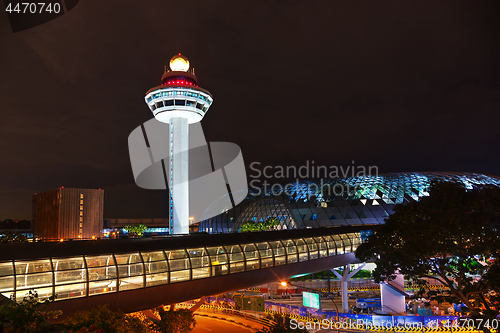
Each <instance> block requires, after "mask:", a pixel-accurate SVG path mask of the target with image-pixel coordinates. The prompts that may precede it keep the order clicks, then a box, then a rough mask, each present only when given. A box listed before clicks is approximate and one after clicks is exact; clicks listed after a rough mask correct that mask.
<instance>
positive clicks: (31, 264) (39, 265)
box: [15, 259, 52, 274]
mask: <svg viewBox="0 0 500 333" xmlns="http://www.w3.org/2000/svg"><path fill="white" fill-rule="evenodd" d="M15 267H16V274H28V273H42V272H50V271H52V266H51V265H50V260H49V259H45V260H32V261H16V262H15Z"/></svg>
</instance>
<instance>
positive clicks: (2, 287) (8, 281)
mask: <svg viewBox="0 0 500 333" xmlns="http://www.w3.org/2000/svg"><path fill="white" fill-rule="evenodd" d="M9 290H14V276H2V277H0V292H4V291H9Z"/></svg>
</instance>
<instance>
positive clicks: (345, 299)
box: [332, 263, 366, 313]
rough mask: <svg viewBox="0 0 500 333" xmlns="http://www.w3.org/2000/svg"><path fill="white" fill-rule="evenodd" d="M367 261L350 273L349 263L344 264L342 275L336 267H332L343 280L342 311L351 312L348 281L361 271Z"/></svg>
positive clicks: (334, 272)
mask: <svg viewBox="0 0 500 333" xmlns="http://www.w3.org/2000/svg"><path fill="white" fill-rule="evenodd" d="M365 265H366V263H363V264H361V265H360V266H359V267H358V268H356V269H355V270H353V271H352V272H351V273H349V265H345V266H344V270H343V272H342V276H341V275H340V274H339V273H337V271H336V270H335V269H332V272H333V274H335V276H336V277H337V278H338V279H339V280H340V281H341V288H340V292H341V295H342V312H344V313H346V312H349V292H348V291H347V282H348V281H349V279H350V278H352V277H353V276H354V274H356V273H357V272H359V271H360V270H361V269H362V268H363V267H365Z"/></svg>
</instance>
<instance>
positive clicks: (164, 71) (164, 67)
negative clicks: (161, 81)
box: [163, 65, 167, 74]
mask: <svg viewBox="0 0 500 333" xmlns="http://www.w3.org/2000/svg"><path fill="white" fill-rule="evenodd" d="M166 72H167V65H165V66H163V74H165V73H166Z"/></svg>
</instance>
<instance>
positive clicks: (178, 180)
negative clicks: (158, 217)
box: [170, 117, 189, 235]
mask: <svg viewBox="0 0 500 333" xmlns="http://www.w3.org/2000/svg"><path fill="white" fill-rule="evenodd" d="M170 221H171V226H170V228H171V234H173V235H178V234H189V124H188V119H187V118H184V117H175V118H172V119H171V120H170Z"/></svg>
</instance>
